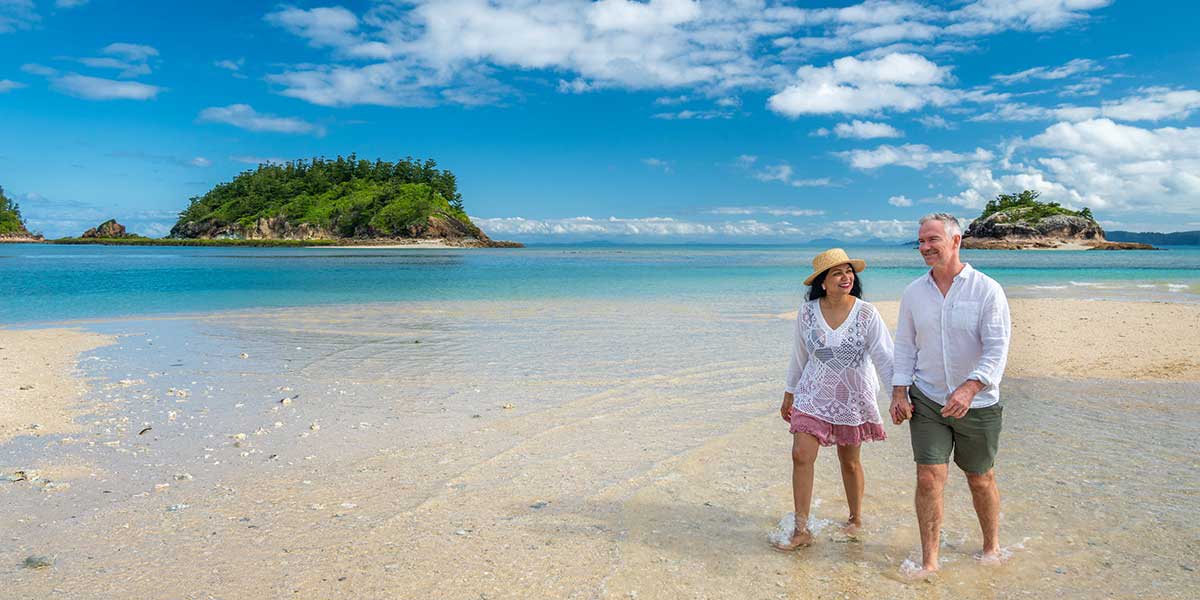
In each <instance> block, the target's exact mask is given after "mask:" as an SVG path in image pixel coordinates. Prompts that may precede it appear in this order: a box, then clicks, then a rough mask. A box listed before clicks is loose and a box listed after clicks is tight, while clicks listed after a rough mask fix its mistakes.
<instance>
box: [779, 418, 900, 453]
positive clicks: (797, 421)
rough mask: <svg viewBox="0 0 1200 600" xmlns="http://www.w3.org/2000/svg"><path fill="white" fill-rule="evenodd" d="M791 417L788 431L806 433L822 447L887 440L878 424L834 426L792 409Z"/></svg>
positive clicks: (881, 426) (855, 444)
mask: <svg viewBox="0 0 1200 600" xmlns="http://www.w3.org/2000/svg"><path fill="white" fill-rule="evenodd" d="M791 417H792V426H791V427H790V428H789V429H788V430H789V431H791V432H792V433H807V434H809V435H811V436H813V437H815V438H817V441H818V442H820V444H821V445H822V446H834V445H837V446H857V445H859V444H861V443H863V442H882V441H883V440H886V439H887V434H886V433H884V431H883V425H880V424H879V423H863V424H862V425H835V424H833V423H830V422H828V421H825V420H822V419H818V418H817V417H814V416H812V415H809V414H805V413H802V412H800V411H798V410H796V409H792V414H791Z"/></svg>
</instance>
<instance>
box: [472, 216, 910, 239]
mask: <svg viewBox="0 0 1200 600" xmlns="http://www.w3.org/2000/svg"><path fill="white" fill-rule="evenodd" d="M742 214H744V213H742ZM471 220H472V221H474V222H475V224H476V225H478V226H479V227H480V228H481V229H483V230H484V231H485V232H487V234H488V235H490V236H495V237H500V236H515V237H526V238H530V237H532V238H539V237H547V238H558V239H627V240H637V239H650V240H653V239H663V238H670V239H676V240H680V239H692V240H730V239H732V240H738V239H743V240H744V239H759V240H762V241H772V242H805V241H808V240H811V239H814V238H818V237H835V238H839V239H845V240H863V239H867V238H882V239H888V240H902V239H909V238H911V237H912V236H913V235H915V233H916V223H915V222H908V221H897V220H881V221H873V220H868V219H861V220H847V221H831V222H817V223H805V224H804V225H803V226H800V225H796V224H794V223H791V222H788V221H778V222H764V221H759V220H756V219H743V220H736V221H719V222H713V223H708V222H698V221H686V220H680V219H675V218H671V217H645V218H622V217H608V218H593V217H573V218H567V219H532V218H524V217H499V218H483V217H477V216H472V217H471Z"/></svg>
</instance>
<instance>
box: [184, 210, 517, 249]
mask: <svg viewBox="0 0 1200 600" xmlns="http://www.w3.org/2000/svg"><path fill="white" fill-rule="evenodd" d="M405 233H406V234H407V235H405V236H403V237H392V236H381V235H378V232H376V231H373V230H371V228H370V227H368V226H363V227H361V228H359V230H358V231H356V232H355V235H353V236H351V237H349V238H347V237H342V236H339V235H337V234H336V233H334V232H333V231H330V230H328V229H326V228H323V227H318V226H316V225H312V224H310V223H290V222H288V220H287V218H286V217H283V216H276V217H260V218H259V219H257V220H256V221H254V222H253V223H252V224H251V225H250V226H243V225H240V224H237V223H233V224H216V223H196V222H194V221H187V222H184V223H179V224H176V225H175V227H173V228H172V229H171V235H170V237H172V238H181V239H182V238H189V239H196V238H199V239H236V240H302V241H303V240H337V241H338V242H339V243H344V244H347V245H355V244H387V243H395V244H412V243H414V242H419V241H421V240H437V241H439V242H442V243H445V244H447V245H452V246H463V247H487V248H519V247H522V244H518V243H515V242H496V241H493V240H492V239H490V238H489V237H488V236H487V234H485V233H484V232H483V231H482V230H480V229H479V228H478V227H476V226H475V225H473V224H467V223H463V222H462V221H460V220H458V219H456V218H454V217H453V216H451V215H449V214H447V213H444V212H439V213H436V214H434V215H432V216H430V217H429V218H428V219H427V220H426V222H425V223H424V225H423V226H413V227H409V230H408V231H406V232H405Z"/></svg>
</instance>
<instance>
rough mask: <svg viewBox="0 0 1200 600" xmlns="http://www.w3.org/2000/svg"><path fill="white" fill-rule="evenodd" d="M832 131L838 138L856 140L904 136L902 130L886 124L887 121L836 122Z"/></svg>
mask: <svg viewBox="0 0 1200 600" xmlns="http://www.w3.org/2000/svg"><path fill="white" fill-rule="evenodd" d="M833 133H834V135H836V136H838V137H839V138H851V139H856V140H870V139H875V138H897V137H904V133H903V132H901V131H900V130H898V129H896V128H895V127H892V126H891V125H888V124H887V123H876V122H873V121H859V120H854V121H851V122H849V123H838V124H837V126H835V127H834V128H833Z"/></svg>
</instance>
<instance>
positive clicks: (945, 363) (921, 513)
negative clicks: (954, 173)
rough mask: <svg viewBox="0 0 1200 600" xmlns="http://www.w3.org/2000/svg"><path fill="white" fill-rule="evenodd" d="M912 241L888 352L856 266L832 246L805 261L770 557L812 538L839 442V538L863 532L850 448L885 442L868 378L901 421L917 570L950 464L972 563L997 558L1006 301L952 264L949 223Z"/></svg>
mask: <svg viewBox="0 0 1200 600" xmlns="http://www.w3.org/2000/svg"><path fill="white" fill-rule="evenodd" d="M918 240H919V244H920V251H921V256H922V258H924V259H925V264H927V265H929V267H930V270H929V272H928V273H926V274H924V275H922V276H921V277H919V278H917V280H916V281H913V282H912V283H911V284H909V286H908V287H907V288H906V289H905V290H904V295H903V296H902V298H901V301H900V318H899V321H898V325H897V328H896V340H895V343H894V344H893V342H892V338H891V336H890V334H889V333H888V330H887V327H886V326H885V325H884V323H883V319H882V318H880V316H879V312H878V311H877V310H876V309H875V307H874V306H872V305H871V304H869V303H867V302H865V301H863V300H861V297H862V281H861V278H860V277H859V275H858V274H859V273H860V272H862V271H863V269H865V268H866V263H865V262H864V261H862V260H857V259H852V258H850V257H849V256H847V255H846V252H845V251H844V250H841V249H840V248H835V249H832V250H828V251H826V252H822V253H821V254H819V255H817V257H816V258H815V259H813V273H812V274H811V275H809V276H808V278H807V279H805V280H804V284H805V285H808V286H811V287H810V289H809V292H808V301H807V302H805V303H804V304H803V305H802V306H801V307H800V311H799V314H798V315H797V318H796V332H795V335H796V343H795V348H794V350H793V352H792V357H791V362H790V364H789V366H788V374H787V388H786V391H785V392H784V394H783V405H782V406H781V407H780V415H781V416H782V417H783V419H784V420H785V421H787V422H788V423H789V424H790V425H791V427H790V431H791V433H792V434H793V442H792V493H793V497H794V501H795V510H796V528H795V531H794V532H792V535H791V537H790V539H786V540H778V541H776V542H774V545H775V547H776V548H778V549H780V550H794V549H796V548H799V547H802V546H807V545H809V544H811V543H812V542H813V535H812V533H811V532H810V531H809V530H808V526H807V523H808V514H809V507H810V505H811V503H812V487H813V464H814V463H815V462H816V458H817V451H818V449H819V448H820V447H821V446H833V445H836V446H837V452H838V460H839V462H840V463H841V469H842V482H843V484H844V486H845V488H846V500H847V503H848V504H849V509H850V517H849V519H848V522H847V523H846V531H847V533H851V534H853V533H855V532H856V531H857V530H858V529H859V528H861V527H862V525H863V517H862V499H863V487H864V477H863V469H862V463H861V462H860V460H859V450H860V448H861V444H862V442H866V441H882V440H884V439H885V438H886V437H887V436H886V433H885V432H884V428H883V421H882V419H881V418H880V416H879V409H878V407H877V406H876V403H875V392H876V390H877V389H878V387H879V380H877V379H876V372H877V373H878V376H879V378H880V379H881V380H882V381H883V382H885V383H887V382H889V381H890V383H891V385H892V403H891V407H890V410H889V412H890V416H891V419H892V422H893V423H895V424H897V425H899V424H900V423H902V422H904V421H905V420H908V421H909V429H910V432H911V436H912V450H913V459H914V461H915V462H916V464H917V468H916V480H917V484H916V488H917V491H916V510H917V523H918V525H919V528H920V532H921V553H922V562H923V565H922V572H923V573H926V574H927V573H931V572H933V571H936V570H937V568H938V546H939V542H940V540H939V537H940V532H941V524H942V490H943V487H944V486H945V483H946V476H947V468H948V463H949V460H950V458H951V456H953V458H954V463H955V464H956V465H957V466H958V467H959V468H960V469H962V470H963V471H964V472H965V473H966V476H967V482H968V484H969V485H970V488H971V497H972V500H973V501H974V505H975V512H976V514H977V516H978V517H979V526H980V528H981V529H982V531H983V551H982V553H981V554H980V557H981V558H982V559H985V560H995V559H998V558H999V554H1000V545H999V541H998V537H999V528H1000V522H999V519H1000V493H999V491H998V490H997V488H996V480H995V477H994V474H993V468H992V467H993V465H994V463H995V458H996V450H997V447H998V444H999V439H1000V425H1001V411H1002V409H1001V406H1000V389H999V384H1000V377H1001V375H1002V374H1003V372H1004V364H1005V361H1006V358H1007V354H1008V344H1009V337H1010V332H1011V324H1010V320H1009V313H1008V301H1007V299H1006V298H1005V296H1004V291H1003V290H1002V289H1001V288H1000V284H998V283H996V282H995V281H994V280H993V279H991V278H990V277H988V276H986V275H984V274H983V273H980V272H979V271H976V270H974V269H972V268H971V266H970V265H968V264H964V263H963V262H962V261H961V260H960V259H959V247H960V244H961V242H962V229H961V227H960V226H959V223H958V220H957V219H955V218H954V217H953V216H951V215H948V214H944V213H938V214H932V215H928V216H926V217H924V218H922V219H921V227H920V232H919V234H918ZM872 366H873V367H874V369H873V370H872Z"/></svg>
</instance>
